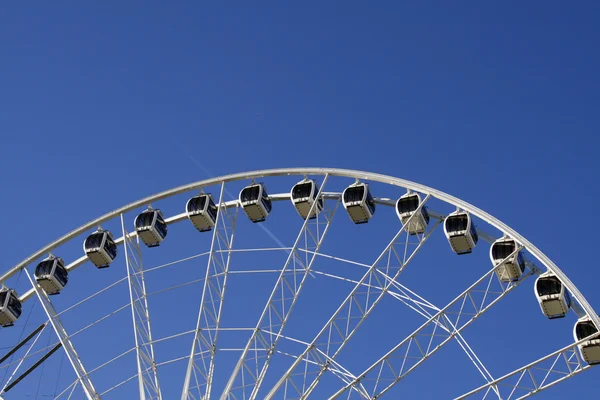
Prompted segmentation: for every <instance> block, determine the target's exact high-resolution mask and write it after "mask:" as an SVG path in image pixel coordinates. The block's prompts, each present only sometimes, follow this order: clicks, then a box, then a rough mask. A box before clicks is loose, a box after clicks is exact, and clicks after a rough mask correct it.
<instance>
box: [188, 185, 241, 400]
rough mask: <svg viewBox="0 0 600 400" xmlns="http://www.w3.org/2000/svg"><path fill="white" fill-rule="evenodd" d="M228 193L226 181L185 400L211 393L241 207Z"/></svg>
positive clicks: (218, 212)
mask: <svg viewBox="0 0 600 400" xmlns="http://www.w3.org/2000/svg"><path fill="white" fill-rule="evenodd" d="M224 193H225V183H224V182H223V183H221V191H220V194H219V202H218V205H219V208H218V210H217V220H216V222H215V226H214V227H213V231H212V241H211V245H210V253H209V256H208V265H207V267H206V276H205V279H204V287H203V289H202V298H201V300H200V308H199V311H198V320H197V323H196V330H195V333H194V339H193V341H192V349H191V352H190V356H189V360H188V366H187V370H186V373H185V379H184V383H183V390H182V393H181V399H182V400H188V399H207V400H208V399H210V396H211V391H212V380H213V375H214V370H215V355H216V352H217V339H218V335H219V328H220V324H221V311H222V308H223V300H224V298H225V289H226V287H227V276H228V275H229V263H230V261H231V256H232V254H233V251H232V248H233V238H234V233H235V227H236V223H237V216H238V211H239V208H238V207H236V208H235V209H232V208H229V207H225V199H224ZM192 375H193V376H194V377H195V380H194V381H195V384H194V385H192ZM195 395H197V397H196V396H195Z"/></svg>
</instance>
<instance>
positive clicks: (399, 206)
mask: <svg viewBox="0 0 600 400" xmlns="http://www.w3.org/2000/svg"><path fill="white" fill-rule="evenodd" d="M419 205H421V196H419V194H418V193H412V192H408V193H406V194H405V195H403V196H402V197H400V198H399V199H398V201H397V202H396V214H398V218H400V221H401V222H402V224H403V225H406V223H407V222H408V220H409V218H410V217H411V216H412V215H413V214H415V212H416V211H417V208H419ZM428 224H429V213H428V212H427V209H426V208H425V206H423V207H421V209H420V210H419V212H418V213H417V214H416V215H415V216H414V217H413V218H412V219H411V220H410V223H409V224H408V226H406V230H407V232H408V233H409V234H410V235H416V234H421V233H423V232H425V230H426V229H427V225H428Z"/></svg>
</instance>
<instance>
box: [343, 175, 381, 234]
mask: <svg viewBox="0 0 600 400" xmlns="http://www.w3.org/2000/svg"><path fill="white" fill-rule="evenodd" d="M342 201H343V203H344V208H345V209H346V212H347V213H348V215H349V216H350V219H351V220H352V221H354V223H355V224H366V223H367V222H369V220H370V219H371V217H373V214H375V200H374V199H373V196H372V195H371V191H370V190H369V184H368V183H362V182H356V183H354V184H352V185H350V186H348V187H347V188H346V189H345V190H344V193H343V194H342Z"/></svg>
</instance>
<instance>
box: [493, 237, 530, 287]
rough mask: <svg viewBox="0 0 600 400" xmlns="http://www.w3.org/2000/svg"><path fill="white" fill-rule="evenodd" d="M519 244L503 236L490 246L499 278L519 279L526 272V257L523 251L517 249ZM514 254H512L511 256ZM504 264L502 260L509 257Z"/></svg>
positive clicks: (509, 280)
mask: <svg viewBox="0 0 600 400" xmlns="http://www.w3.org/2000/svg"><path fill="white" fill-rule="evenodd" d="M517 248H518V244H517V242H516V241H515V240H514V239H511V238H509V237H503V238H500V239H498V240H496V241H495V242H494V243H493V244H492V246H491V247H490V259H491V260H492V264H493V265H494V266H495V267H496V266H498V268H496V275H498V279H500V280H501V281H503V282H512V281H516V280H518V279H519V278H520V277H521V275H523V272H525V259H524V258H523V254H522V253H521V251H517V252H516V253H515V254H513V253H514V252H515V251H516V250H517ZM511 254H513V255H512V256H510V255H511ZM509 256H510V258H508V259H507V260H506V262H504V263H503V264H502V265H500V264H501V263H502V261H503V260H504V259H506V258H507V257H509Z"/></svg>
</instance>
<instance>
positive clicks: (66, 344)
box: [23, 268, 100, 400]
mask: <svg viewBox="0 0 600 400" xmlns="http://www.w3.org/2000/svg"><path fill="white" fill-rule="evenodd" d="M23 269H24V270H25V274H26V275H27V278H28V279H29V282H31V286H32V287H33V290H34V291H35V294H36V295H37V297H38V299H39V301H40V304H41V305H42V307H43V308H44V312H45V313H46V315H47V316H48V319H49V320H50V324H52V328H53V329H54V332H55V333H56V336H58V339H59V340H60V343H61V344H62V347H63V349H65V353H66V354H67V358H68V359H69V362H70V363H71V366H72V367H73V370H74V371H75V374H76V375H77V381H78V382H79V383H80V384H81V387H82V388H83V392H84V393H85V397H86V398H87V400H99V399H100V396H99V395H98V393H97V392H96V389H95V388H94V384H93V383H92V380H91V379H90V377H89V375H88V373H87V371H86V369H85V367H84V366H83V363H82V362H81V359H80V358H79V355H78V354H77V352H76V351H75V347H73V343H72V342H71V338H70V337H69V335H68V334H67V331H66V330H65V328H64V326H63V324H62V322H61V320H60V317H59V316H58V313H57V312H56V310H55V309H54V305H52V302H51V301H50V298H49V297H48V295H47V294H46V292H44V290H43V289H42V288H41V287H40V286H39V285H38V284H37V282H36V281H35V279H33V278H32V277H31V274H30V273H29V271H27V268H23Z"/></svg>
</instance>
